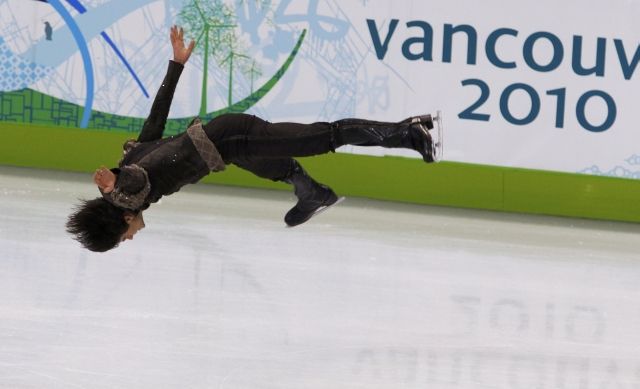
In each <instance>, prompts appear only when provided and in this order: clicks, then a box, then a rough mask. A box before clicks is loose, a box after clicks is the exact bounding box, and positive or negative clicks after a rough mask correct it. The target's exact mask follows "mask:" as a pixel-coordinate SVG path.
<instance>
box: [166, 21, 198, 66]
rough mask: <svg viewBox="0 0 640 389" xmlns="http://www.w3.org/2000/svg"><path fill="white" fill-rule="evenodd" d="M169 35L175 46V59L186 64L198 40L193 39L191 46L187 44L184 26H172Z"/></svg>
mask: <svg viewBox="0 0 640 389" xmlns="http://www.w3.org/2000/svg"><path fill="white" fill-rule="evenodd" d="M169 37H170V38H171V46H173V60H174V61H175V62H178V63H181V64H183V65H184V64H185V63H187V61H188V60H189V57H190V56H191V52H192V51H193V48H194V47H195V46H196V41H194V40H191V43H189V46H185V45H184V30H183V29H182V27H180V28H178V26H172V27H171V33H170V34H169Z"/></svg>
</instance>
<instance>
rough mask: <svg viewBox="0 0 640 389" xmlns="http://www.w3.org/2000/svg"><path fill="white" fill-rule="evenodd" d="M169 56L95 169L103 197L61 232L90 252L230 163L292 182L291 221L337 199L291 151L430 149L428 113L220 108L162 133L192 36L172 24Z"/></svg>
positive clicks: (125, 235)
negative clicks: (125, 133)
mask: <svg viewBox="0 0 640 389" xmlns="http://www.w3.org/2000/svg"><path fill="white" fill-rule="evenodd" d="M170 38H171V44H172V46H173V54H174V58H173V60H172V61H170V62H169V68H168V70H167V74H166V76H165V78H164V81H163V82H162V85H161V87H160V89H159V90H158V93H157V95H156V97H155V100H154V102H153V105H152V107H151V112H150V114H149V116H148V118H147V120H146V121H145V122H144V126H143V128H142V131H141V132H140V135H139V136H138V139H136V140H129V141H127V142H126V143H125V144H124V156H123V158H122V160H120V162H119V164H118V167H117V168H113V169H107V168H105V167H101V168H99V169H97V170H96V172H95V174H94V176H93V179H94V182H95V183H96V185H97V186H98V189H99V191H100V193H101V194H102V197H98V198H96V199H93V200H88V201H87V200H85V201H83V202H82V204H80V206H79V207H78V208H77V209H76V210H75V211H74V213H73V214H72V215H71V216H70V217H69V220H68V221H67V231H68V232H69V233H71V234H73V235H74V237H75V239H76V240H78V241H79V242H80V243H82V245H83V246H84V247H86V248H87V249H89V250H92V251H101V252H102V251H107V250H110V249H112V248H114V247H116V246H117V245H118V244H119V243H120V242H122V241H124V240H127V239H132V238H133V235H134V234H136V233H137V232H138V231H139V230H140V229H142V228H144V219H143V217H142V211H143V210H146V209H147V208H148V207H149V206H150V204H151V203H155V202H157V201H158V200H160V198H161V197H162V196H166V195H170V194H172V193H174V192H177V191H178V190H180V188H181V187H182V186H184V185H186V184H192V183H196V182H198V181H199V180H200V179H201V178H203V177H204V176H206V175H208V174H209V173H210V172H218V171H222V170H224V169H225V166H226V165H228V164H234V165H236V166H238V167H240V168H242V169H245V170H248V171H250V172H252V173H254V174H255V175H257V176H259V177H263V178H267V179H270V180H274V181H283V182H286V183H288V184H292V185H293V187H294V191H295V194H296V196H297V198H298V202H297V203H296V205H295V206H294V207H293V208H292V209H291V210H289V212H287V214H286V215H285V218H284V220H285V223H286V224H287V225H289V226H296V225H299V224H302V223H304V222H305V221H307V220H308V219H309V218H310V217H312V216H313V215H314V214H316V213H317V212H318V211H320V210H322V209H325V208H326V207H330V206H331V205H333V204H335V203H336V202H337V201H338V197H337V196H336V194H335V193H334V192H333V190H331V188H329V187H328V186H326V185H323V184H320V183H318V182H316V181H315V180H314V179H313V178H311V177H310V176H309V175H308V174H307V173H306V172H305V170H304V169H303V168H302V166H300V164H299V163H298V162H297V161H296V160H295V159H293V157H304V156H312V155H319V154H325V153H328V152H333V151H335V149H336V148H338V147H340V146H343V145H359V146H382V147H394V148H395V147H400V148H408V149H412V150H415V151H417V152H419V153H420V154H421V155H422V158H423V160H424V161H425V162H434V161H435V156H436V150H435V147H434V143H433V140H432V138H431V135H430V134H429V130H430V129H432V128H433V120H432V117H431V115H422V116H416V117H411V118H408V119H405V120H403V121H401V122H397V123H389V122H377V121H371V120H363V119H343V120H338V121H336V122H331V123H329V122H317V123H312V124H300V123H269V122H267V121H264V120H262V119H260V118H258V117H256V116H253V115H246V114H226V115H221V116H218V117H216V118H214V119H213V120H211V121H209V122H208V123H206V124H203V123H201V122H200V121H199V120H198V119H194V121H193V122H192V124H191V125H190V126H189V127H188V128H187V130H186V131H185V132H183V133H181V134H179V135H175V136H170V137H166V138H163V137H162V134H163V131H164V127H165V123H166V121H167V116H168V114H169V107H170V105H171V101H172V99H173V94H174V91H175V88H176V85H177V83H178V79H179V77H180V74H181V73H182V70H183V68H184V64H185V63H186V62H187V60H188V59H189V57H190V55H191V52H192V50H193V48H194V45H195V42H193V41H191V43H190V44H189V45H188V46H185V44H184V38H183V30H182V29H181V28H177V27H176V26H174V27H172V28H171V32H170Z"/></svg>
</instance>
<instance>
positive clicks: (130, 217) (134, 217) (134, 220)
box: [121, 212, 144, 242]
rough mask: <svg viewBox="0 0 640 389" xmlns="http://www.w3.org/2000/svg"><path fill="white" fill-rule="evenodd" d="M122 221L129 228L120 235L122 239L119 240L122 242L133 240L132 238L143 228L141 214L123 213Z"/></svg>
mask: <svg viewBox="0 0 640 389" xmlns="http://www.w3.org/2000/svg"><path fill="white" fill-rule="evenodd" d="M124 221H126V222H127V224H128V225H129V228H128V229H127V231H126V232H125V233H124V234H123V235H122V238H121V241H122V242H124V241H125V240H131V239H133V236H134V235H135V234H136V233H137V232H138V231H140V230H141V229H143V228H144V219H143V217H142V212H138V213H137V214H134V213H125V214H124Z"/></svg>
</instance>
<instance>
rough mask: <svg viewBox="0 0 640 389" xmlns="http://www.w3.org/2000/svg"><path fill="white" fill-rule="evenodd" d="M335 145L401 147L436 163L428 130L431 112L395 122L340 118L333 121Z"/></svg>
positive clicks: (430, 126)
mask: <svg viewBox="0 0 640 389" xmlns="http://www.w3.org/2000/svg"><path fill="white" fill-rule="evenodd" d="M333 125H334V128H335V134H334V138H335V139H336V141H337V143H338V144H337V145H336V146H337V147H339V146H342V145H345V144H349V145H357V146H382V147H389V148H395V147H402V148H407V149H412V150H415V151H417V152H419V153H420V155H422V159H423V160H424V161H425V162H427V163H431V162H436V149H435V147H434V143H433V139H432V138H431V134H430V133H429V130H430V129H432V128H433V119H432V118H431V115H422V116H415V117H410V118H407V119H405V120H403V121H401V122H399V123H386V122H376V121H371V120H361V119H344V120H339V121H337V122H334V123H333Z"/></svg>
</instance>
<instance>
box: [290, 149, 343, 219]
mask: <svg viewBox="0 0 640 389" xmlns="http://www.w3.org/2000/svg"><path fill="white" fill-rule="evenodd" d="M283 181H284V182H286V183H288V184H292V185H293V186H294V192H295V194H296V197H298V203H297V204H296V205H295V206H294V207H293V208H291V209H290V210H289V212H287V214H286V215H285V216H284V222H285V223H287V225H288V226H289V227H294V226H297V225H299V224H302V223H304V222H306V221H307V220H309V219H310V218H311V217H312V216H314V215H316V214H318V213H319V212H321V211H323V210H325V209H326V208H328V207H330V206H332V205H334V204H336V203H337V202H338V201H339V200H341V199H340V198H338V196H336V194H335V193H334V192H333V190H331V188H329V187H328V186H326V185H322V184H320V183H318V182H316V181H315V180H314V179H313V178H311V177H310V176H309V175H308V174H307V172H306V171H304V169H303V168H302V166H300V164H299V163H298V162H297V161H296V160H293V167H292V170H291V172H290V173H289V176H288V177H287V178H285V179H284V180H283Z"/></svg>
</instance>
